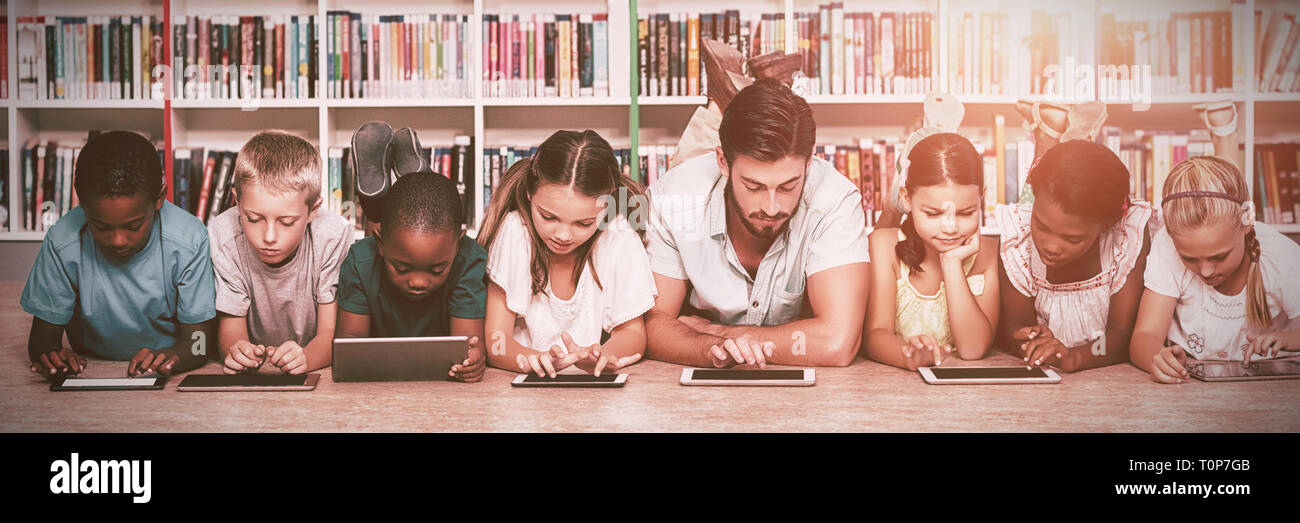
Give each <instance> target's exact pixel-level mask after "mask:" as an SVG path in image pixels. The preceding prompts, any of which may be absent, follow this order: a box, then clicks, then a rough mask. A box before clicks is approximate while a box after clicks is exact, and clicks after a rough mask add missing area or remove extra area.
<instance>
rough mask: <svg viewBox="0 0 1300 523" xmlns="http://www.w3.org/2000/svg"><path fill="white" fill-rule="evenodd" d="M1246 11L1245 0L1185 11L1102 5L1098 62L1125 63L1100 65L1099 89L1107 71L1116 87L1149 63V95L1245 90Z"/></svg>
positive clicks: (1102, 85)
mask: <svg viewBox="0 0 1300 523" xmlns="http://www.w3.org/2000/svg"><path fill="white" fill-rule="evenodd" d="M1249 14H1250V11H1249V10H1248V7H1247V6H1246V5H1245V4H1244V3H1234V4H1233V5H1232V9H1231V10H1224V11H1206V12H1190V13H1168V12H1149V13H1134V12H1131V11H1126V10H1114V11H1112V10H1109V9H1107V8H1103V9H1102V11H1101V14H1100V18H1099V24H1098V25H1099V31H1100V35H1101V62H1100V63H1101V65H1102V66H1103V67H1105V66H1109V65H1114V66H1117V67H1118V66H1128V68H1129V71H1128V74H1124V73H1125V72H1124V71H1123V70H1122V69H1121V70H1117V71H1114V72H1113V73H1112V69H1110V68H1106V69H1101V70H1099V71H1098V78H1097V81H1098V88H1099V94H1102V92H1103V91H1104V90H1105V87H1106V82H1107V81H1108V79H1109V78H1107V75H1109V74H1114V75H1116V76H1117V77H1118V78H1119V79H1120V82H1121V83H1120V89H1121V90H1123V89H1124V86H1123V82H1124V81H1126V80H1129V79H1133V80H1138V79H1140V78H1138V77H1137V74H1138V72H1137V71H1133V70H1132V68H1133V66H1147V67H1149V68H1150V72H1151V84H1152V85H1151V93H1152V94H1157V95H1161V94H1183V93H1226V92H1244V91H1245V90H1246V67H1245V65H1246V63H1247V61H1246V53H1247V48H1246V46H1247V45H1249V43H1248V42H1246V41H1245V40H1246V38H1245V37H1244V35H1245V34H1246V33H1247V32H1248V31H1249V29H1250V27H1249V26H1247V25H1246V24H1248V23H1250V20H1249ZM1234 35H1236V36H1234ZM1140 70H1141V69H1139V70H1138V71H1140Z"/></svg>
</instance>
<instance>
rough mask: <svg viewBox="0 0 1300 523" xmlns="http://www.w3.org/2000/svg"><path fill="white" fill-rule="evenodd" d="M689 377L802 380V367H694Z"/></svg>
mask: <svg viewBox="0 0 1300 523" xmlns="http://www.w3.org/2000/svg"><path fill="white" fill-rule="evenodd" d="M691 379H695V380H734V381H753V380H802V379H803V369H779V370H775V369H774V370H768V369H758V370H744V369H695V371H694V372H693V373H692V376H691Z"/></svg>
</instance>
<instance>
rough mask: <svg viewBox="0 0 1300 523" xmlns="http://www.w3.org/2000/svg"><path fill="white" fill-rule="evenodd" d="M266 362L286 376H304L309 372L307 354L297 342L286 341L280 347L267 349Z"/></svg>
mask: <svg viewBox="0 0 1300 523" xmlns="http://www.w3.org/2000/svg"><path fill="white" fill-rule="evenodd" d="M266 362H267V363H270V364H271V365H274V366H276V367H277V368H279V369H280V370H281V371H284V373H285V374H302V373H304V372H306V371H307V353H306V352H303V350H302V346H301V345H298V343H297V342H293V341H286V342H284V343H281V344H280V346H279V347H271V348H269V349H266Z"/></svg>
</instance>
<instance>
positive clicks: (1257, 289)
mask: <svg viewBox="0 0 1300 523" xmlns="http://www.w3.org/2000/svg"><path fill="white" fill-rule="evenodd" d="M1246 255H1247V256H1250V273H1249V274H1248V275H1247V276H1246V323H1247V325H1249V326H1250V327H1251V328H1254V329H1267V328H1268V327H1269V324H1271V323H1272V321H1271V320H1272V318H1271V317H1270V316H1271V315H1270V314H1269V310H1268V293H1267V291H1266V290H1265V289H1264V275H1263V274H1261V272H1260V269H1259V238H1258V237H1256V236H1255V228H1254V227H1251V228H1250V231H1249V232H1247V233H1246Z"/></svg>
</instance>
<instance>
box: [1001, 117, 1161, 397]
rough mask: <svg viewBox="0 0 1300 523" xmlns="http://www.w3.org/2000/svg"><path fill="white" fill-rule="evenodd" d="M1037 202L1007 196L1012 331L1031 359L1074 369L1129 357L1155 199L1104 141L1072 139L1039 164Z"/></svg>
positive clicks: (1011, 340)
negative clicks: (1134, 186)
mask: <svg viewBox="0 0 1300 523" xmlns="http://www.w3.org/2000/svg"><path fill="white" fill-rule="evenodd" d="M1029 180H1030V182H1031V183H1032V189H1031V190H1032V192H1033V196H1034V197H1033V200H1032V202H1031V203H1025V202H1022V203H1019V204H1012V205H999V206H998V207H997V210H996V215H997V222H998V227H999V228H1000V229H1001V233H1002V243H1001V247H1000V254H1001V256H1000V258H1001V262H1002V270H1001V286H1002V296H1003V298H1002V325H1001V335H1002V339H1003V340H1006V342H1007V343H1008V344H1009V347H1008V348H1009V349H1010V350H1011V352H1012V353H1013V354H1016V355H1018V356H1021V357H1022V358H1023V359H1024V361H1025V363H1026V364H1027V365H1043V364H1047V365H1054V366H1056V367H1057V368H1060V369H1061V370H1063V371H1066V372H1073V371H1076V370H1082V369H1088V368H1093V367H1100V366H1104V365H1111V364H1114V363H1119V362H1123V361H1127V360H1128V341H1129V337H1130V336H1131V334H1132V331H1133V323H1134V319H1135V318H1136V316H1137V309H1138V304H1139V303H1140V300H1141V298H1142V284H1143V279H1142V275H1143V270H1144V268H1145V260H1146V257H1147V251H1148V249H1149V242H1148V241H1147V233H1146V228H1147V222H1148V221H1149V220H1150V219H1151V215H1152V209H1151V206H1150V205H1148V204H1146V203H1145V202H1134V201H1130V199H1129V171H1128V169H1127V168H1125V167H1124V164H1123V163H1122V162H1121V161H1120V159H1119V158H1118V157H1116V156H1115V153H1113V152H1111V150H1110V149H1108V148H1106V147H1105V146H1102V145H1100V144H1097V143H1094V142H1090V141H1086V140H1072V141H1067V142H1062V143H1059V144H1055V145H1054V146H1052V147H1051V148H1050V149H1048V150H1047V151H1046V152H1045V153H1043V154H1042V156H1041V157H1040V158H1039V159H1038V160H1037V162H1036V163H1035V164H1034V166H1033V168H1032V169H1031V170H1030V174H1029Z"/></svg>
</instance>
